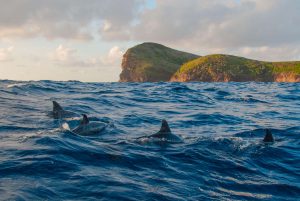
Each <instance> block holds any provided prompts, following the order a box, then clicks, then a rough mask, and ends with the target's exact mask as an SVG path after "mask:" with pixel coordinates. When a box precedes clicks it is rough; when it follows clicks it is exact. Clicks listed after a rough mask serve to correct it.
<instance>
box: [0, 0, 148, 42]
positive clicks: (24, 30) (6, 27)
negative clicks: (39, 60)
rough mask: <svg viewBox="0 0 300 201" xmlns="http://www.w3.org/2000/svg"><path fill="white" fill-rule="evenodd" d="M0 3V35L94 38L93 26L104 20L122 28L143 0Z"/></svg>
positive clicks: (3, 0)
mask: <svg viewBox="0 0 300 201" xmlns="http://www.w3.org/2000/svg"><path fill="white" fill-rule="evenodd" d="M0 3H1V5H2V6H1V7H0V38H6V37H8V38H12V37H21V38H24V37H45V38H48V39H56V38H63V39H79V40H89V39H91V38H93V34H94V33H93V27H94V26H96V31H97V29H100V27H101V26H102V24H103V23H104V22H105V21H108V22H109V23H111V25H112V27H114V29H115V30H122V28H123V27H126V26H127V25H128V24H130V23H131V21H132V20H134V18H135V16H136V12H138V10H139V8H140V6H141V5H143V4H144V0H126V1H123V0H114V1H110V0H101V1H99V0H89V1H85V0H72V1H70V0H45V1H36V0H26V1H24V0H23V1H20V0H10V1H5V0H0ZM125 8H126V9H125ZM97 27H98V28H97ZM106 31H108V30H106Z"/></svg>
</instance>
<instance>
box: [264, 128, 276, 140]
mask: <svg viewBox="0 0 300 201" xmlns="http://www.w3.org/2000/svg"><path fill="white" fill-rule="evenodd" d="M263 141H264V142H274V138H273V135H272V132H271V130H270V129H266V135H265V138H264V140H263Z"/></svg>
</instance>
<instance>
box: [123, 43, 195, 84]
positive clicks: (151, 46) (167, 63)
mask: <svg viewBox="0 0 300 201" xmlns="http://www.w3.org/2000/svg"><path fill="white" fill-rule="evenodd" d="M198 57H199V56H197V55H193V54H190V53H186V52H181V51H177V50H174V49H171V48H168V47H165V46H163V45H160V44H156V43H143V44H140V45H137V46H135V47H133V48H130V49H129V50H127V52H126V53H125V54H124V56H123V60H122V72H121V74H120V82H159V81H169V80H170V78H171V76H172V75H173V74H174V73H175V72H176V71H177V70H178V69H179V68H180V66H181V65H182V64H183V63H185V62H187V61H190V60H192V59H195V58H198Z"/></svg>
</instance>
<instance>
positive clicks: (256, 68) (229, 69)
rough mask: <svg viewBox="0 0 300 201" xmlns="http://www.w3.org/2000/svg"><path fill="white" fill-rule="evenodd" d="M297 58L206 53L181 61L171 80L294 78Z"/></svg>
mask: <svg viewBox="0 0 300 201" xmlns="http://www.w3.org/2000/svg"><path fill="white" fill-rule="evenodd" d="M298 79H300V62H263V61H256V60H251V59H246V58H243V57H237V56H231V55H221V54H217V55H208V56H205V57H200V58H197V59H195V60H192V61H189V62H187V63H185V64H183V65H182V66H181V67H180V69H179V70H178V71H177V72H176V73H175V74H174V75H173V77H172V78H171V80H172V81H181V82H184V81H207V82H224V81H237V82H243V81H262V82H269V81H270V82H271V81H297V80H298Z"/></svg>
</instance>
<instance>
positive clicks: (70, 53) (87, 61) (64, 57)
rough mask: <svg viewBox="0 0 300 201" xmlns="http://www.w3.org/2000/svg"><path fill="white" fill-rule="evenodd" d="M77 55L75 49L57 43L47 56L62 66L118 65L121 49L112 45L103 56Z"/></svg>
mask: <svg viewBox="0 0 300 201" xmlns="http://www.w3.org/2000/svg"><path fill="white" fill-rule="evenodd" d="M79 55H80V54H79V53H78V51H77V50H76V49H73V48H70V47H65V46H63V45H59V46H58V47H57V48H56V49H55V51H53V52H51V53H50V54H49V58H50V60H51V61H52V62H54V64H55V65H58V66H63V67H80V68H82V67H96V68H101V67H119V66H120V63H121V59H122V55H123V51H122V50H121V49H120V48H119V47H118V46H114V47H112V48H111V49H110V50H109V52H108V53H107V54H106V55H104V56H99V57H89V58H81V57H80V56H79Z"/></svg>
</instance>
